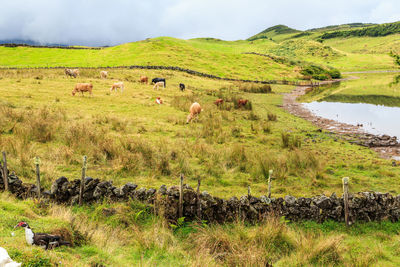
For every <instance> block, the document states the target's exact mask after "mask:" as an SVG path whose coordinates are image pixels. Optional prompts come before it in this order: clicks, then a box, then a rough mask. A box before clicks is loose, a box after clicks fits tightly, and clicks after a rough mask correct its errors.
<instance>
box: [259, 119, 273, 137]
mask: <svg viewBox="0 0 400 267" xmlns="http://www.w3.org/2000/svg"><path fill="white" fill-rule="evenodd" d="M261 127H262V130H263V132H264V133H265V134H269V133H271V124H269V123H268V122H267V121H263V122H262V124H261Z"/></svg>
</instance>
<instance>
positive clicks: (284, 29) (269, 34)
mask: <svg viewBox="0 0 400 267" xmlns="http://www.w3.org/2000/svg"><path fill="white" fill-rule="evenodd" d="M300 32H301V31H299V30H296V29H292V28H290V27H288V26H286V25H281V24H280V25H276V26H273V27H269V28H268V29H265V30H263V31H262V32H260V33H258V34H256V35H254V36H252V37H250V38H249V39H247V40H249V41H254V40H257V39H270V38H272V39H273V37H275V36H277V35H281V34H289V33H300Z"/></svg>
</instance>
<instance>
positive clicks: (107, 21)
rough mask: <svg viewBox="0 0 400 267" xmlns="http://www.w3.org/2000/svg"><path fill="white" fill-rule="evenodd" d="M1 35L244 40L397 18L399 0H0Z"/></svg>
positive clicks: (55, 39) (111, 41)
mask: <svg viewBox="0 0 400 267" xmlns="http://www.w3.org/2000/svg"><path fill="white" fill-rule="evenodd" d="M0 3H1V5H0V6H1V9H0V40H4V39H30V40H34V41H38V42H41V43H66V44H84V45H115V44H119V43H125V42H132V41H138V40H143V39H145V38H149V37H158V36H172V37H176V38H184V39H187V38H194V37H214V38H220V39H224V40H238V39H246V38H248V37H250V36H252V35H254V34H256V33H258V32H260V31H262V30H264V29H266V28H268V27H270V26H274V25H276V24H285V25H288V26H290V27H293V28H296V29H300V30H305V29H309V28H316V27H321V26H327V25H333V24H343V23H350V22H374V23H383V22H393V21H397V20H400V0H334V1H333V0H0Z"/></svg>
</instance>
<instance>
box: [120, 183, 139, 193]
mask: <svg viewBox="0 0 400 267" xmlns="http://www.w3.org/2000/svg"><path fill="white" fill-rule="evenodd" d="M136 188H137V185H136V184H132V183H127V184H125V185H124V186H122V188H121V190H122V193H123V194H124V195H125V196H130V195H132V193H133V191H135V189H136Z"/></svg>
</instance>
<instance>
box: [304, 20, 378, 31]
mask: <svg viewBox="0 0 400 267" xmlns="http://www.w3.org/2000/svg"><path fill="white" fill-rule="evenodd" d="M375 25H378V24H376V23H360V22H356V23H347V24H339V25H330V26H326V27H321V28H313V29H309V30H307V32H309V31H310V32H326V31H337V30H349V29H354V28H364V27H371V26H375Z"/></svg>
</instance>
